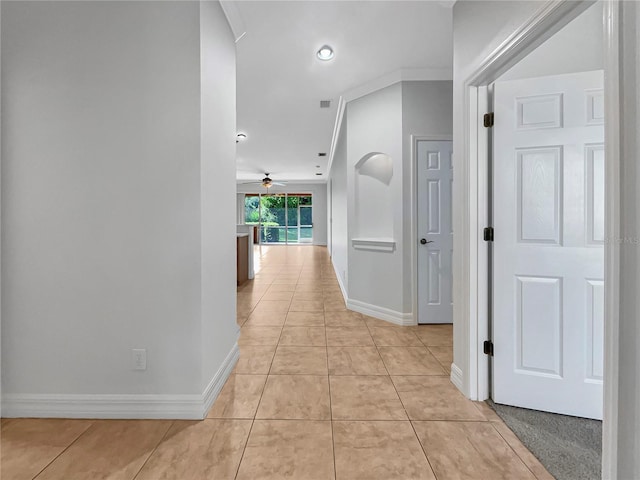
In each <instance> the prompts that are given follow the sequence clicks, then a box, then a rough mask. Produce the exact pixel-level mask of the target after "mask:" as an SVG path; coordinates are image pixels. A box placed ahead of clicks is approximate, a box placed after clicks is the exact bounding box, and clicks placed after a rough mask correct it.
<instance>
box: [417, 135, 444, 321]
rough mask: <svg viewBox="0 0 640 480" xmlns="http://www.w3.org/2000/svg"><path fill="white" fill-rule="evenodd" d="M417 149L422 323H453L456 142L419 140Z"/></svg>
mask: <svg viewBox="0 0 640 480" xmlns="http://www.w3.org/2000/svg"><path fill="white" fill-rule="evenodd" d="M414 151H415V163H416V179H417V182H416V183H417V196H416V197H417V198H416V203H417V205H416V206H417V208H416V211H417V234H418V235H417V237H418V238H417V239H416V240H417V242H418V243H417V262H418V268H417V271H418V273H417V277H418V278H417V303H418V305H417V307H418V323H419V324H434V323H452V322H453V296H452V292H453V284H452V279H453V276H452V268H451V266H452V261H453V226H452V189H453V163H452V151H453V147H452V142H451V140H422V139H418V140H417V141H416V146H415V150H414Z"/></svg>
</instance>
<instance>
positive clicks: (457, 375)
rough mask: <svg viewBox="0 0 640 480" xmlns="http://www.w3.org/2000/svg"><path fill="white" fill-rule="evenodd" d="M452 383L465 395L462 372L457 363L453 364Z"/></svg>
mask: <svg viewBox="0 0 640 480" xmlns="http://www.w3.org/2000/svg"><path fill="white" fill-rule="evenodd" d="M451 383H453V384H454V385H455V386H456V388H457V389H458V390H460V391H461V392H462V393H464V384H463V382H462V370H460V367H458V366H457V365H456V364H455V363H452V364H451Z"/></svg>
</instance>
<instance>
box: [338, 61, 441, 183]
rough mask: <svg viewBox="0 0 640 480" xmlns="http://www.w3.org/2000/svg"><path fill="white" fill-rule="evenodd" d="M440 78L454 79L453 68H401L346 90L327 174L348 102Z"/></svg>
mask: <svg viewBox="0 0 640 480" xmlns="http://www.w3.org/2000/svg"><path fill="white" fill-rule="evenodd" d="M439 80H444V81H446V80H453V68H452V67H447V68H400V69H398V70H395V71H393V72H390V73H387V74H385V75H382V76H380V77H377V78H374V79H373V80H370V81H368V82H366V83H363V84H362V85H359V86H357V87H355V88H352V89H351V90H348V91H346V92H345V93H343V94H342V95H341V96H340V99H339V100H338V112H337V113H336V121H335V123H334V126H333V137H332V138H331V149H330V151H329V163H328V165H327V176H328V177H329V178H330V177H331V166H332V165H333V157H334V155H335V151H336V146H337V144H338V140H339V137H340V128H341V127H342V120H343V117H344V111H345V108H346V106H347V103H349V102H352V101H354V100H357V99H358V98H362V97H364V96H366V95H369V94H371V93H373V92H377V91H378V90H382V89H383V88H387V87H390V86H391V85H395V84H396V83H400V82H426V81H439Z"/></svg>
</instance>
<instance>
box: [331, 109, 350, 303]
mask: <svg viewBox="0 0 640 480" xmlns="http://www.w3.org/2000/svg"><path fill="white" fill-rule="evenodd" d="M348 113H349V106H348V105H347V106H346V107H345V112H344V115H348ZM347 138H348V130H347V122H346V121H345V120H344V119H343V121H342V124H341V125H340V136H339V137H338V143H337V144H336V147H335V153H334V156H333V163H332V164H331V172H330V173H329V174H330V176H331V195H332V198H331V212H330V220H331V251H332V254H331V261H332V262H333V267H334V270H335V272H336V277H338V281H339V282H340V286H341V288H342V290H343V295H347V296H348V281H347V280H348V277H347V269H348V263H347V261H348V260H347V256H348V250H349V234H348V232H347V226H348V222H347Z"/></svg>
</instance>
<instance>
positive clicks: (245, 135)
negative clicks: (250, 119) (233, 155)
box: [236, 133, 247, 143]
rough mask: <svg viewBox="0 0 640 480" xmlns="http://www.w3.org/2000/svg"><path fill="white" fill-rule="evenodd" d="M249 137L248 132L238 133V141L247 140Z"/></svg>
mask: <svg viewBox="0 0 640 480" xmlns="http://www.w3.org/2000/svg"><path fill="white" fill-rule="evenodd" d="M246 139H247V134H246V133H239V134H237V135H236V143H238V142H241V141H242V140H246Z"/></svg>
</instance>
